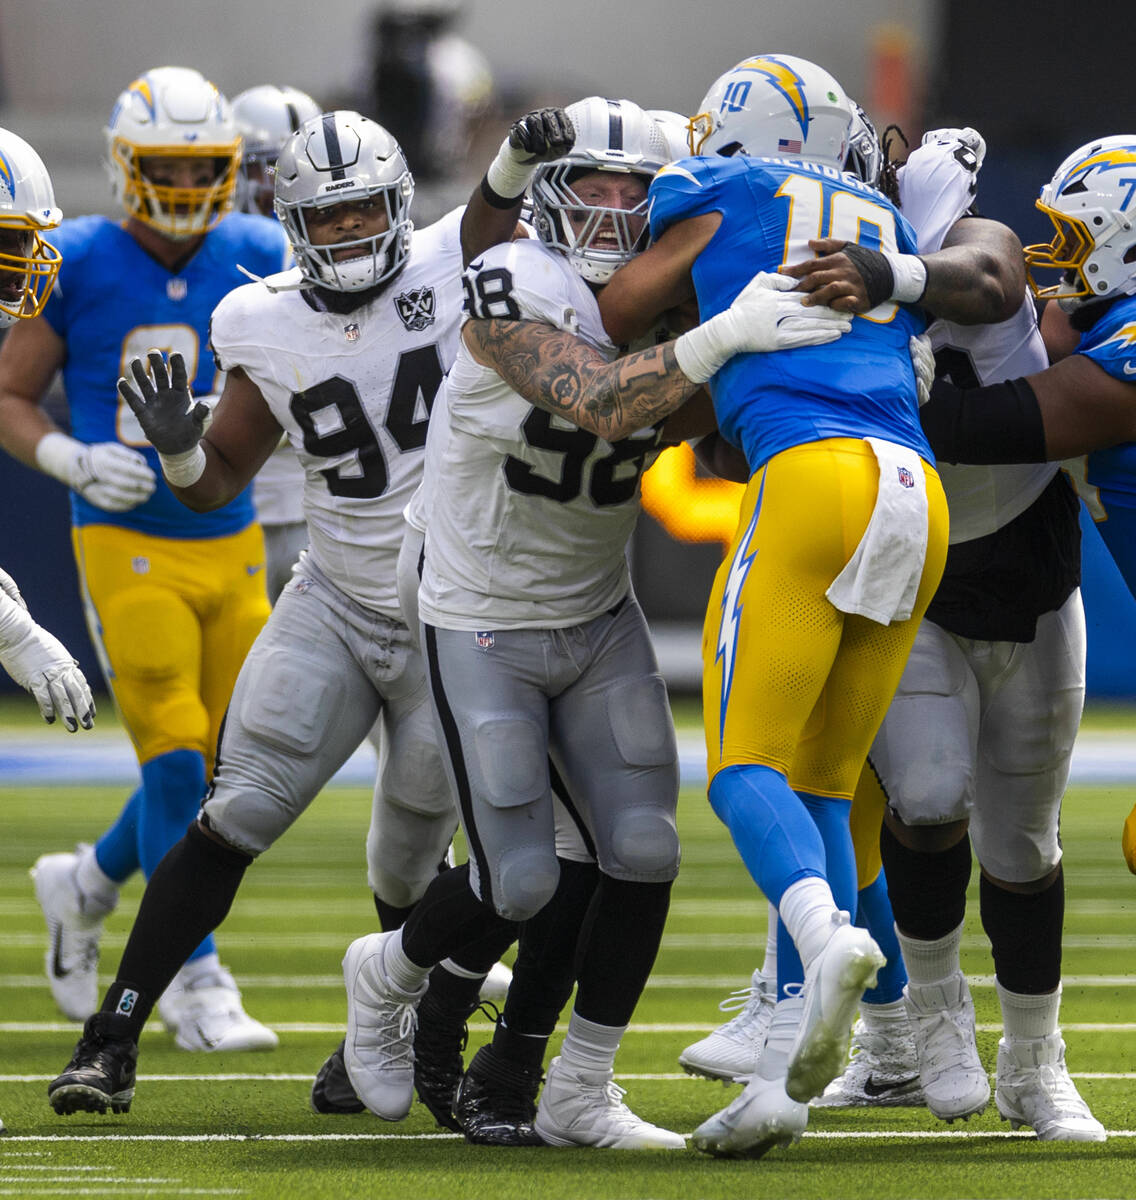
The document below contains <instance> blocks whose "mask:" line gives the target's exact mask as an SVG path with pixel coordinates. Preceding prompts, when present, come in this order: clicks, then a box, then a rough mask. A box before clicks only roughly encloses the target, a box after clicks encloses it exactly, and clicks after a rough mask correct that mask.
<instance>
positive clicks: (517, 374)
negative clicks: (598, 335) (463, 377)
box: [462, 317, 699, 442]
mask: <svg viewBox="0 0 1136 1200" xmlns="http://www.w3.org/2000/svg"><path fill="white" fill-rule="evenodd" d="M462 338H463V339H464V341H465V344H466V346H467V347H468V349H469V352H470V353H471V354H472V355H473V357H474V358H475V359H476V360H477V361H478V362H479V363H481V364H482V366H485V367H489V368H490V369H491V370H494V371H496V372H497V374H498V375H500V376H501V378H502V379H503V380H505V382H506V383H507V384H508V385H509V386H510V387H511V388H512V389H513V391H515V392H516V393H517V394H518V395H520V396H523V397H524V398H525V399H526V400H527V401H528V402H529V403H530V404H533V405H535V406H536V407H537V408H543V409H544V410H545V411H546V412H550V413H554V414H555V415H556V416H558V417H564V418H565V419H566V420H568V421H571V422H572V423H573V424H574V425H579V426H580V428H581V429H587V430H588V431H589V432H590V433H594V434H597V435H598V436H599V437H602V438H604V439H605V440H606V441H609V442H615V441H618V440H619V439H620V438H625V437H627V436H628V435H629V434H631V433H634V432H635V431H636V430H637V429H645V428H646V427H647V426H648V425H654V424H655V423H656V422H658V421H660V420H662V419H663V418H664V417H666V416H668V415H669V414H670V413H672V412H674V411H675V410H676V409H677V408H679V407H680V406H681V405H682V403H683V402H684V401H685V400H686V399H687V398H688V397H689V396H691V395H693V394H694V392H696V391H697V390H698V388H699V384H697V383H693V382H691V380H689V379H687V377H686V376H685V375H684V374H683V373H682V371H681V370H680V369H679V366H678V362H677V360H676V359H675V354H674V343H673V342H665V343H663V345H661V346H652V347H651V348H650V349H649V350H643V351H641V352H640V353H638V354H629V355H627V357H626V358H619V359H616V360H615V361H614V362H610V363H609V362H607V361H606V360H605V359H604V357H603V355H602V354H600V352H599V351H598V350H596V349H594V348H593V347H592V346H589V345H588V344H587V343H586V342H583V341H581V340H580V339H579V338H578V337H576V336H575V335H574V334H571V333H565V332H563V331H562V330H559V329H556V328H554V327H553V326H551V325H546V324H544V323H543V322H540V321H508V320H501V319H498V318H496V317H491V318H488V319H480V320H472V321H467V322H466V324H465V326H464V327H463V329H462Z"/></svg>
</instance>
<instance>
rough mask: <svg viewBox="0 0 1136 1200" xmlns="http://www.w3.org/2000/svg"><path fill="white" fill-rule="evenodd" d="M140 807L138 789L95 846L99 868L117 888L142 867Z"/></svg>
mask: <svg viewBox="0 0 1136 1200" xmlns="http://www.w3.org/2000/svg"><path fill="white" fill-rule="evenodd" d="M141 805H142V788H140V787H137V788H135V789H134V791H133V792H131V793H130V797H129V799H128V800H127V801H126V803H125V804H124V805H123V806H122V811H121V812H120V813H119V814H118V816H117V817H116V818H115V822H114V824H113V825H112V826H111V827H110V828H109V829H108V830H107V831H106V833H104V834H103V836H102V837H101V838H99V840H98V841H97V842H96V843H95V860H96V863H97V865H98V868H99V870H100V871H102V873H103V875H104V876H105V877H106V878H107V879H110V880H111V881H113V882H114V883H115V884H122V883H125V882H126V881H127V880H128V879H129V878H130V876H131V875H133V874H134V872H135V871H137V870H138V868H139V867H140V866H141V863H140V862H139V861H138V813H139V810H140V808H141ZM82 886H83V884H82V881H81V880H80V887H82ZM84 890H85V889H84Z"/></svg>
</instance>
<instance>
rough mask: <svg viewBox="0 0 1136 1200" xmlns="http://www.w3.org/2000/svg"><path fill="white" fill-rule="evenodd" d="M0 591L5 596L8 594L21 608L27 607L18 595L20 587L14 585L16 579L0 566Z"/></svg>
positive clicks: (25, 602)
mask: <svg viewBox="0 0 1136 1200" xmlns="http://www.w3.org/2000/svg"><path fill="white" fill-rule="evenodd" d="M0 591H2V592H3V593H4V595H5V596H10V597H11V598H12V599H13V600H15V602H16V603H17V604H18V605H19V606H20V607H21V608H23V609H26V608H27V607H28V604H27V601H26V600H25V599H24V598H23V596H21V595H20V589H19V588H18V587H17V586H16V581H15V580H14V579H13V578H12V576H11V575H9V574H8V572H7V571H5V570H4V568H3V567H0Z"/></svg>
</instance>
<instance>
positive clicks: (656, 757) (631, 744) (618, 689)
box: [605, 675, 678, 767]
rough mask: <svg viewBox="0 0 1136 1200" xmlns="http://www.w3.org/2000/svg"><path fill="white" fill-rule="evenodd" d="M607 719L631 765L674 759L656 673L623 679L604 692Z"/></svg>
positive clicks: (667, 711)
mask: <svg viewBox="0 0 1136 1200" xmlns="http://www.w3.org/2000/svg"><path fill="white" fill-rule="evenodd" d="M605 699H606V706H607V715H608V721H609V724H610V727H611V732H612V736H613V738H614V739H615V745H616V748H617V749H618V750H619V753H620V755H621V757H622V758H623V761H624V762H625V763H627V765H628V766H631V767H665V766H667V765H668V764H670V763H675V762H677V760H678V742H677V740H676V738H675V731H674V722H673V721H672V719H671V710H670V707H669V704H668V702H667V689H666V685H665V684H664V683H663V681H662V678H661V677H660V676H658V675H644V676H637V677H635V678H632V679H626V680H623V681H621V682H619V683H617V684H615V686H614V687H612V688H610V689H609V690H608V692H607V694H606V697H605Z"/></svg>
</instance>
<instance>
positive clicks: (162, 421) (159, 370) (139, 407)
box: [118, 350, 209, 455]
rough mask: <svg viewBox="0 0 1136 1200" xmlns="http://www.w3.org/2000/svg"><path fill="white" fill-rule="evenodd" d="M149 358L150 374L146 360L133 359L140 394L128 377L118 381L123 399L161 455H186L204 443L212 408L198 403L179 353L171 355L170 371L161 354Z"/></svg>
mask: <svg viewBox="0 0 1136 1200" xmlns="http://www.w3.org/2000/svg"><path fill="white" fill-rule="evenodd" d="M146 357H147V359H148V361H149V364H150V373H149V374H147V372H146V364H145V363H144V362H143V361H142V359H140V358H135V359H132V360H131V363H130V371H131V374H132V375H133V376H134V383H135V385H136V387H137V390H135V388H134V387H132V386H131V385H130V381H129V380H128V379H126V378H125V377H124V378H122V379H120V380H119V381H118V391H119V395H121V396H122V398H123V399H124V400H125V401H126V403H127V404H129V405H130V409H131V411H132V412H133V413H134V415H135V416H136V417H137V418H138V424H139V425H141V426H142V431H143V433H145V435H146V437H147V438H148V439H149V441H150V444H151V445H152V446H153V447H154V449H155V450H157V452H158V453H159V454H169V455H173V454H184V453H185V452H186V451H187V450H192V449H193V447H194V446H196V445H197V443H198V442H199V441H201V435H202V434H203V433H204V432H205V422H206V420H207V419H208V417H209V405H208V404H205V403H203V402H202V401H200V400H198V401H194V399H193V396H192V395H191V393H190V390H189V383H188V381H187V380H186V375H185V360H184V359H183V358H182V356H181V355H180V354H178V353H177V351H176V350H175V351H174V352H173V353H172V354H171V355H170V365H169V370H168V371H167V370H166V363H165V359H163V357H162V355H161V353H160V351H158V350H151V351H150V352H149V354H147V356H146ZM151 375H152V376H153V381H151V378H150V376H151Z"/></svg>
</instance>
